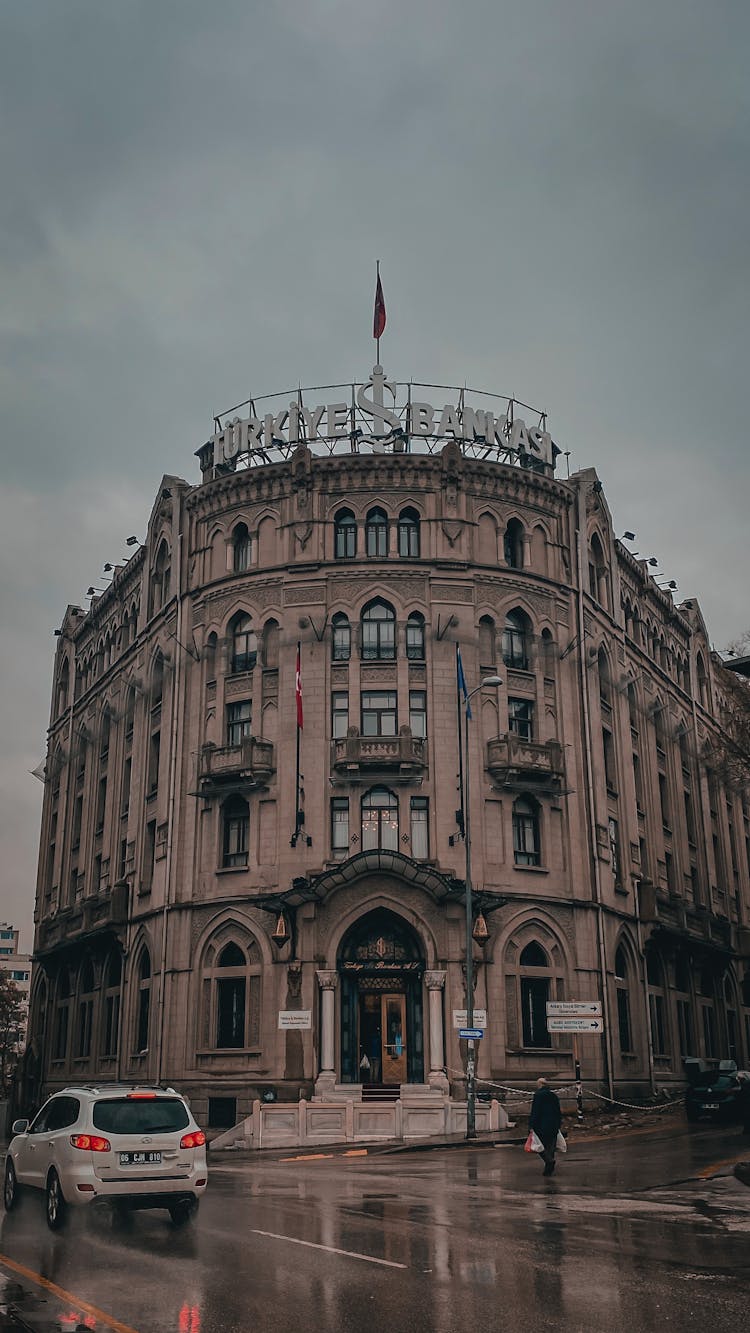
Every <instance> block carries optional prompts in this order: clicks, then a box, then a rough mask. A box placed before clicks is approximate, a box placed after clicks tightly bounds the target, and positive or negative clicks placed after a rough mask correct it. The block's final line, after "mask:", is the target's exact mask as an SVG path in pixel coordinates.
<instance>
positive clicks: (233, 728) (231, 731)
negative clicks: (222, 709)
mask: <svg viewBox="0 0 750 1333" xmlns="http://www.w3.org/2000/svg"><path fill="white" fill-rule="evenodd" d="M252 734H253V723H252V703H251V701H250V700H249V699H239V700H237V702H236V703H232V704H227V745H241V744H242V742H243V740H245V739H246V738H247V737H250V736H252Z"/></svg>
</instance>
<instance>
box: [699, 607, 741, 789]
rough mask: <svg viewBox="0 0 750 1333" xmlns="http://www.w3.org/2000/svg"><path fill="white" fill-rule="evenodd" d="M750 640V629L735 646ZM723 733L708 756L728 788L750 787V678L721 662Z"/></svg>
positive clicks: (721, 719)
mask: <svg viewBox="0 0 750 1333" xmlns="http://www.w3.org/2000/svg"><path fill="white" fill-rule="evenodd" d="M748 642H750V631H748V634H747V635H744V636H743V637H742V638H740V639H737V640H736V645H737V646H738V648H739V647H741V645H742V644H743V643H748ZM720 685H721V690H722V694H723V700H722V703H721V706H720V721H721V728H722V734H721V737H720V738H717V739H716V740H715V742H714V743H713V744H712V745H711V747H710V753H709V754H707V756H706V757H707V759H708V762H709V764H710V765H711V767H712V768H713V769H714V770H715V772H716V773H717V775H718V776H719V778H720V779H721V780H722V782H723V783H724V785H725V786H726V788H727V790H728V791H742V790H743V789H744V788H747V787H750V680H747V679H746V678H744V677H742V676H738V675H737V674H736V673H735V672H734V671H730V670H728V669H727V668H726V667H722V666H721V664H720Z"/></svg>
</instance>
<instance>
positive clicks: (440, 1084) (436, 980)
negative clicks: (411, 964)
mask: <svg viewBox="0 0 750 1333" xmlns="http://www.w3.org/2000/svg"><path fill="white" fill-rule="evenodd" d="M424 979H425V985H426V986H427V990H428V991H429V994H430V1075H429V1079H428V1082H429V1085H430V1087H431V1088H434V1089H435V1090H436V1092H446V1093H447V1092H448V1091H449V1088H448V1079H447V1077H446V1073H445V1066H444V1063H443V987H444V986H445V973H444V972H425V974H424Z"/></svg>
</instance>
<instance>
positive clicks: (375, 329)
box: [372, 260, 385, 362]
mask: <svg viewBox="0 0 750 1333" xmlns="http://www.w3.org/2000/svg"><path fill="white" fill-rule="evenodd" d="M384 328H385V297H384V296H383V285H382V283H381V281H380V260H378V278H377V282H376V284H375V315H374V317H373V321H372V336H373V338H374V339H375V341H376V343H377V345H378V362H380V338H381V335H382V333H383V330H384Z"/></svg>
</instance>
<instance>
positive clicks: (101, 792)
mask: <svg viewBox="0 0 750 1333" xmlns="http://www.w3.org/2000/svg"><path fill="white" fill-rule="evenodd" d="M106 810H107V778H106V775H105V776H104V777H102V778H100V779H99V789H98V791H97V793H96V824H95V826H94V829H95V832H96V833H101V831H102V829H103V828H104V816H105V814H106Z"/></svg>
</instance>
